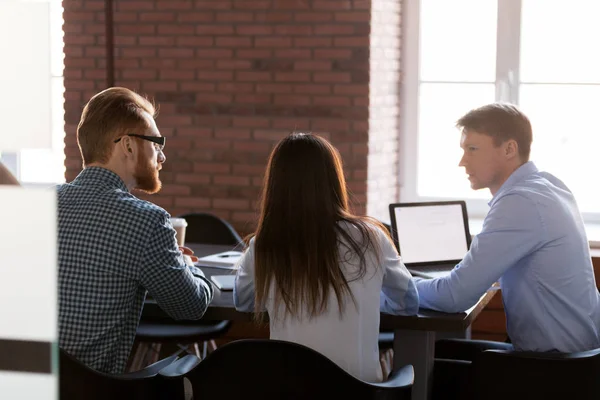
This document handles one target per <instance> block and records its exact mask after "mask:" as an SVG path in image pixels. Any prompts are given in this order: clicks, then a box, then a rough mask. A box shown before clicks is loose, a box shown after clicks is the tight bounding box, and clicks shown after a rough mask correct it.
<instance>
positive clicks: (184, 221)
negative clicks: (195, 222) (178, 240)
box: [171, 218, 188, 226]
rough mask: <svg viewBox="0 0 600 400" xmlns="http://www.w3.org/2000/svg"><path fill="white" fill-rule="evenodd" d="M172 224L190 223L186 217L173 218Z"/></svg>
mask: <svg viewBox="0 0 600 400" xmlns="http://www.w3.org/2000/svg"><path fill="white" fill-rule="evenodd" d="M171 225H173V226H187V225H188V223H187V221H186V220H185V218H171Z"/></svg>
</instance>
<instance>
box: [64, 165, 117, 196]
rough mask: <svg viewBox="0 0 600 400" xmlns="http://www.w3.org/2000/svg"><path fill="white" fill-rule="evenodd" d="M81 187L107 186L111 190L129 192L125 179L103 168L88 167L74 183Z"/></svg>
mask: <svg viewBox="0 0 600 400" xmlns="http://www.w3.org/2000/svg"><path fill="white" fill-rule="evenodd" d="M73 183H75V184H79V185H98V186H106V187H107V188H109V189H121V190H123V191H125V192H129V189H127V185H125V182H123V179H121V177H120V176H119V175H117V174H115V173H114V172H112V171H111V170H109V169H106V168H102V167H87V168H85V169H84V170H83V171H81V172H80V173H79V175H77V178H75V180H74V181H73Z"/></svg>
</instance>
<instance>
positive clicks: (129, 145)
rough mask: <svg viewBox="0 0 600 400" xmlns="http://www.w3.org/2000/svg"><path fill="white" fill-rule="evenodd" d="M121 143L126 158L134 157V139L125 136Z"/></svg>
mask: <svg viewBox="0 0 600 400" xmlns="http://www.w3.org/2000/svg"><path fill="white" fill-rule="evenodd" d="M118 144H119V145H121V150H122V151H123V154H124V155H125V157H126V158H132V157H133V156H134V154H135V150H136V149H135V147H134V145H133V140H131V138H130V137H129V136H123V139H121V141H120V142H119V143H118Z"/></svg>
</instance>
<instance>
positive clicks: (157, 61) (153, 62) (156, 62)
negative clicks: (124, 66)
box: [141, 58, 177, 69]
mask: <svg viewBox="0 0 600 400" xmlns="http://www.w3.org/2000/svg"><path fill="white" fill-rule="evenodd" d="M141 62H142V68H160V69H163V68H170V69H174V68H175V67H176V66H177V61H176V60H170V59H168V58H167V59H163V58H147V59H146V58H144V59H142V60H141Z"/></svg>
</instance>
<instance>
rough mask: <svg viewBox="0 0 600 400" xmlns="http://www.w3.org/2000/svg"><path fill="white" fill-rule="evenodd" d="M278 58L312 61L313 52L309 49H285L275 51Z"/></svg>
mask: <svg viewBox="0 0 600 400" xmlns="http://www.w3.org/2000/svg"><path fill="white" fill-rule="evenodd" d="M275 57H276V58H298V59H310V58H311V50H309V49H285V50H275Z"/></svg>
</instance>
